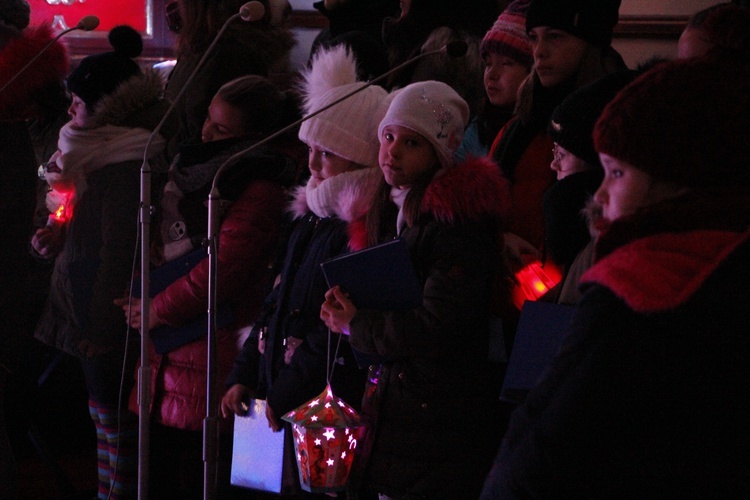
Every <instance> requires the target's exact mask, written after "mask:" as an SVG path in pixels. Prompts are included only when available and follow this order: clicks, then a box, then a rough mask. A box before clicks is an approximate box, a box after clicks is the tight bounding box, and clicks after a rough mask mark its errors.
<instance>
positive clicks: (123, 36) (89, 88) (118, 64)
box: [67, 25, 143, 108]
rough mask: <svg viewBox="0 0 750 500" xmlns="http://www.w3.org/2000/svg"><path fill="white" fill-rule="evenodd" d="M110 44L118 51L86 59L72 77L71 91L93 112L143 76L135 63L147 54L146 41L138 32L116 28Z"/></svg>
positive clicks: (121, 27) (110, 33) (122, 27)
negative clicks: (106, 98) (132, 79)
mask: <svg viewBox="0 0 750 500" xmlns="http://www.w3.org/2000/svg"><path fill="white" fill-rule="evenodd" d="M109 44H110V45H111V46H112V48H114V49H115V50H114V51H112V52H103V53H101V54H94V55H91V56H88V57H86V58H84V59H83V60H82V61H81V63H80V64H79V65H78V67H77V68H76V69H74V70H73V72H72V73H71V74H70V75H69V76H68V80H67V84H68V90H69V91H70V92H72V93H74V94H76V95H77V96H78V97H80V98H81V99H83V102H85V103H86V106H88V107H89V108H91V107H93V106H94V105H95V104H96V103H97V102H98V101H99V99H101V98H102V97H103V96H105V95H108V94H111V93H112V92H113V91H114V90H115V89H116V88H117V87H118V85H120V84H121V83H123V82H125V81H126V80H128V79H130V77H132V76H134V75H137V74H140V72H141V69H140V67H139V66H138V64H137V63H136V62H135V61H134V60H133V58H135V57H138V56H139V55H141V52H143V39H142V38H141V35H140V34H139V33H138V32H137V31H136V30H134V29H133V28H131V27H130V26H126V25H121V26H115V27H114V28H112V31H110V32H109Z"/></svg>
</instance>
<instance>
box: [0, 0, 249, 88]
mask: <svg viewBox="0 0 750 500" xmlns="http://www.w3.org/2000/svg"><path fill="white" fill-rule="evenodd" d="M251 3H252V2H251ZM97 26H99V18H98V17H96V16H86V17H84V18H82V19H81V20H80V21H78V24H76V25H75V26H73V27H72V28H68V29H66V30H63V31H61V32H60V33H59V34H58V35H57V36H56V37H55V38H53V39H52V40H50V41H49V43H47V45H45V46H44V47H43V48H42V50H40V51H39V52H38V53H37V54H36V55H35V56H34V57H32V58H31V60H30V61H29V62H27V63H26V64H25V65H24V67H23V68H21V70H20V71H19V72H18V73H16V74H15V75H13V77H12V78H11V79H10V80H8V81H7V82H5V85H3V86H2V88H0V92H2V91H3V90H5V89H6V88H7V87H8V86H9V85H10V84H11V83H13V82H14V81H15V80H16V78H18V77H19V76H21V75H22V74H23V72H24V71H26V70H27V69H29V66H31V65H32V64H33V63H34V61H36V60H37V59H39V58H40V57H41V56H42V54H44V53H45V52H47V50H48V49H49V48H50V47H52V45H53V44H54V43H55V42H56V41H58V40H59V39H60V37H62V36H63V35H66V34H68V33H70V32H71V31H76V30H83V31H91V30H93V29H96V27H97Z"/></svg>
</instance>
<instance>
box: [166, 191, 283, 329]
mask: <svg viewBox="0 0 750 500" xmlns="http://www.w3.org/2000/svg"><path fill="white" fill-rule="evenodd" d="M283 206H284V193H283V188H282V187H281V186H280V185H278V184H276V183H273V182H269V181H254V182H252V183H251V184H250V185H249V186H248V187H247V188H246V189H245V191H244V192H243V193H242V195H241V197H240V198H239V199H238V200H237V201H235V202H234V203H233V204H232V205H231V207H230V209H229V211H228V213H227V215H226V217H225V218H224V220H223V222H222V224H221V229H220V231H219V255H218V278H217V280H218V282H217V293H218V297H217V299H218V301H219V302H222V301H224V300H226V299H228V298H230V297H232V295H233V294H234V293H235V292H236V291H237V290H238V289H239V288H240V287H241V286H243V284H244V283H245V282H246V280H254V279H265V276H266V273H267V269H268V266H269V265H270V264H271V263H272V260H273V257H274V256H273V253H274V251H275V250H276V241H277V238H278V232H279V227H280V225H281V224H280V221H281V213H282V210H283ZM208 266H209V259H208V258H205V259H203V260H202V261H201V262H199V263H198V265H196V266H195V267H194V268H193V269H192V270H191V271H190V272H189V273H188V274H186V275H185V276H183V277H182V278H180V279H179V280H177V281H175V282H174V283H172V284H171V285H170V286H169V287H167V288H166V289H165V290H164V291H163V292H162V293H160V294H158V295H157V296H156V297H154V300H153V305H154V311H155V312H156V315H157V317H158V318H159V319H160V320H161V321H163V322H164V323H166V324H168V325H172V326H178V325H180V324H182V323H184V322H186V321H187V320H189V319H191V318H193V317H195V316H196V315H198V314H200V313H203V312H205V310H206V303H207V297H208Z"/></svg>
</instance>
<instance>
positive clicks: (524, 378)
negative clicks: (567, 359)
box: [500, 300, 575, 404]
mask: <svg viewBox="0 0 750 500" xmlns="http://www.w3.org/2000/svg"><path fill="white" fill-rule="evenodd" d="M574 312H575V307H573V306H566V305H561V304H554V303H551V302H540V301H532V300H527V301H526V302H524V304H523V308H522V309H521V316H520V318H519V320H518V329H517V330H516V338H515V341H514V342H513V350H512V351H511V353H510V360H509V361H508V369H507V371H506V372H505V379H504V380H503V388H502V390H501V392H500V399H501V400H503V401H506V402H509V403H516V404H520V403H522V402H523V400H524V399H526V394H527V393H528V392H529V391H530V390H531V389H532V388H533V387H534V386H535V385H536V384H537V383H538V382H539V380H540V379H541V377H542V375H543V374H544V372H545V370H546V369H547V367H548V366H549V364H550V363H551V362H552V358H554V357H555V354H557V351H558V350H559V349H560V345H561V344H562V341H563V338H564V337H565V332H566V331H567V329H568V326H569V325H570V322H571V320H572V319H573V313H574Z"/></svg>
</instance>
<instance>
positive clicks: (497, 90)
mask: <svg viewBox="0 0 750 500" xmlns="http://www.w3.org/2000/svg"><path fill="white" fill-rule="evenodd" d="M528 74H529V71H528V70H527V69H526V66H524V65H523V64H521V63H519V62H518V61H516V60H515V59H513V58H511V57H508V56H504V55H501V54H488V55H487V56H486V57H485V58H484V89H485V91H486V92H487V98H488V99H489V100H490V102H491V103H492V104H494V105H495V106H499V107H502V108H513V107H514V106H515V104H516V95H517V94H518V88H519V87H520V86H521V83H522V82H523V80H524V78H526V76H527V75H528Z"/></svg>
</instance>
